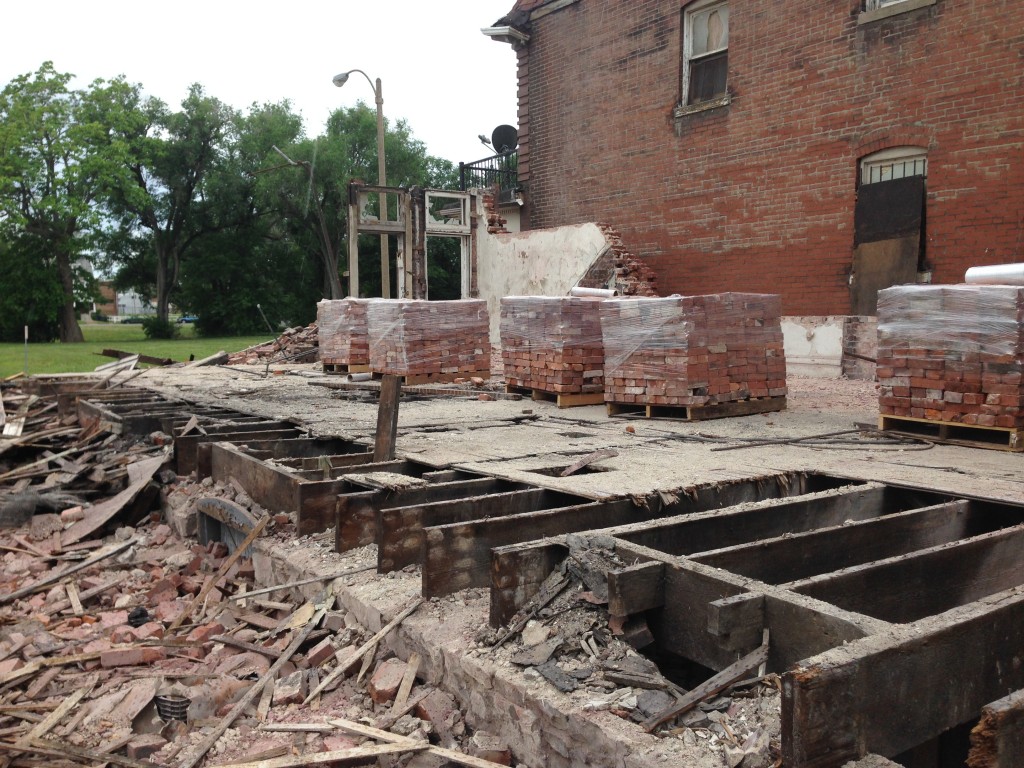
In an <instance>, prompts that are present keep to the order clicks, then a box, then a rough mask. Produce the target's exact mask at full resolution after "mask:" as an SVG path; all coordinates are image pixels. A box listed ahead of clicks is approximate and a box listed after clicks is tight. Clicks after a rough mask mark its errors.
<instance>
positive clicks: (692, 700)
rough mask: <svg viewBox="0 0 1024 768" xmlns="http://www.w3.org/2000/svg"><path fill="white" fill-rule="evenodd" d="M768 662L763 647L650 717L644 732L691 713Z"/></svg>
mask: <svg viewBox="0 0 1024 768" xmlns="http://www.w3.org/2000/svg"><path fill="white" fill-rule="evenodd" d="M767 660H768V646H767V645H762V646H760V647H759V648H757V649H756V650H754V651H751V652H750V653H748V654H747V655H746V656H744V657H743V658H742V659H740V660H739V661H736V662H734V663H733V664H730V665H729V666H728V667H726V668H725V669H723V670H722V671H721V672H719V673H718V674H717V675H714V676H713V677H711V678H710V679H708V680H706V681H704V682H703V683H701V684H700V685H698V686H697V687H696V688H694V689H693V690H691V691H689V692H688V693H687V694H686V695H685V696H684V697H683V698H682V699H681V700H680V701H677V702H676V703H675V704H674V705H673V706H671V707H669V708H668V709H667V710H665V711H664V712H660V713H658V714H657V715H653V716H652V717H649V718H648V719H647V720H645V721H644V722H643V726H644V730H645V731H647V732H648V733H650V732H651V731H653V730H654V729H655V728H657V727H658V726H659V725H661V724H662V723H665V722H668V721H669V720H671V719H672V718H674V717H678V716H679V715H682V714H685V713H686V712H689V711H690V710H691V709H693V708H694V707H696V706H697V705H698V704H700V703H701V702H702V701H704V699H707V698H709V697H711V696H714V695H715V694H716V693H720V692H722V691H724V690H725V689H726V688H728V687H729V686H730V685H732V684H733V683H735V682H736V681H737V680H742V679H743V678H744V677H746V676H748V675H749V674H750V672H751V671H753V670H755V669H757V668H758V667H759V666H760V665H762V664H764V663H765V661H767Z"/></svg>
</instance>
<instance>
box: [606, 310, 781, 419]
mask: <svg viewBox="0 0 1024 768" xmlns="http://www.w3.org/2000/svg"><path fill="white" fill-rule="evenodd" d="M780 314H781V300H780V298H779V296H777V295H774V294H749V293H722V294H712V295H707V296H686V297H683V296H672V297H668V298H662V299H611V300H608V301H604V302H602V304H601V310H600V315H601V329H602V336H603V339H604V349H605V400H607V401H609V402H616V403H638V404H646V405H711V404H715V403H724V402H731V401H736V400H746V399H749V398H760V397H782V396H785V394H786V360H785V353H784V351H783V343H782V325H781V318H780Z"/></svg>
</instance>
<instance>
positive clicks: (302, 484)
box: [210, 443, 428, 536]
mask: <svg viewBox="0 0 1024 768" xmlns="http://www.w3.org/2000/svg"><path fill="white" fill-rule="evenodd" d="M357 456H365V457H366V458H367V459H369V458H370V454H357ZM210 465H211V472H210V476H211V477H212V478H213V479H214V480H215V481H217V482H228V481H229V480H230V478H234V479H235V480H237V481H238V482H239V483H240V484H241V485H242V487H243V488H245V490H246V493H248V494H249V497H250V498H252V500H253V501H255V502H257V503H258V504H261V505H263V506H264V507H266V508H267V509H269V510H271V511H273V512H295V513H296V515H297V521H296V526H297V528H298V534H299V535H300V536H305V535H307V534H311V533H319V532H320V531H325V530H327V529H328V528H330V527H331V526H332V525H334V518H335V506H336V497H337V496H338V494H339V493H340V492H342V491H343V490H344V489H345V488H346V486H347V480H346V479H345V477H344V475H341V476H340V477H337V478H333V479H330V480H305V479H303V478H302V477H300V476H298V475H296V474H295V473H293V472H290V471H288V470H287V469H284V468H282V467H278V466H274V465H272V464H268V463H267V462H265V461H262V460H260V459H258V458H255V457H254V456H250V455H249V454H248V453H246V452H244V451H242V450H241V449H240V448H239V447H238V446H235V445H232V444H230V443H214V444H213V447H212V449H211V452H210ZM427 468H428V467H427V465H425V464H418V463H416V462H411V461H405V460H398V461H387V462H380V463H377V464H374V463H362V464H354V465H353V466H351V467H347V468H341V467H339V468H337V469H336V470H334V471H336V472H341V471H343V470H347V471H348V472H382V471H387V472H399V473H404V474H409V475H413V476H416V475H418V474H419V473H421V472H423V471H424V470H425V469H427Z"/></svg>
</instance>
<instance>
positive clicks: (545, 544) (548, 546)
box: [489, 538, 569, 627]
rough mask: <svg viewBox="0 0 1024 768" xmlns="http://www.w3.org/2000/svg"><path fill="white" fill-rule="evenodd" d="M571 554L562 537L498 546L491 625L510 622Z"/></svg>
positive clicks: (493, 563) (493, 556) (493, 568)
mask: <svg viewBox="0 0 1024 768" xmlns="http://www.w3.org/2000/svg"><path fill="white" fill-rule="evenodd" d="M568 554H569V547H568V546H566V545H565V543H564V542H563V541H562V540H561V539H560V538H559V539H546V540H544V541H533V542H529V543H528V544H513V545H510V546H507V547H500V548H497V549H495V550H494V551H493V552H492V553H491V607H490V615H489V620H490V625H491V626H492V627H500V626H502V625H504V624H507V623H508V622H510V621H511V620H512V619H513V618H514V617H515V615H516V614H517V613H518V612H519V610H520V609H521V608H522V607H523V606H524V605H526V604H527V603H528V602H529V601H530V599H531V598H532V597H533V596H534V595H536V594H537V593H538V592H540V590H541V587H542V586H543V584H544V582H545V581H546V580H547V578H548V577H549V576H550V575H551V572H552V571H554V570H555V568H556V567H557V566H558V564H559V563H560V562H562V560H564V559H565V558H566V556H567V555H568ZM524 624H525V622H524Z"/></svg>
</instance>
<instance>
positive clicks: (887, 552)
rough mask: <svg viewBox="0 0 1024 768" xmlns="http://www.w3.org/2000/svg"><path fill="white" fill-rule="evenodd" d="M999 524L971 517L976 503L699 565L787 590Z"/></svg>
mask: <svg viewBox="0 0 1024 768" xmlns="http://www.w3.org/2000/svg"><path fill="white" fill-rule="evenodd" d="M975 512H976V510H975ZM1000 523H1002V524H1003V525H1006V524H1007V521H1005V520H1000V519H999V518H998V517H997V516H995V515H985V514H972V503H971V502H969V501H967V500H964V499H961V500H959V501H954V502H950V503H949V504H940V505H937V506H934V507H926V508H924V509H916V510H910V511H908V512H898V513H896V514H892V515H883V516H881V517H876V518H874V519H871V520H861V521H856V522H850V523H848V524H846V525H836V526H831V527H828V528H820V529H818V530H814V531H805V532H802V533H795V534H786V535H783V536H777V537H774V538H770V539H762V540H760V541H757V542H753V543H751V544H741V545H738V546H735V547H729V548H725V549H721V550H717V551H712V552H710V553H702V554H700V555H696V556H695V557H694V559H695V560H697V561H699V562H702V563H705V564H706V565H711V566H714V567H715V568H721V569H722V570H725V571H729V572H730V573H738V574H742V575H743V576H749V577H751V578H754V579H758V580H759V581H764V582H766V583H768V584H783V583H786V582H791V581H796V580H797V579H803V578H808V577H811V576H816V575H819V574H822V573H829V572H832V571H836V570H839V569H840V568H849V567H852V566H856V565H862V564H864V563H869V562H872V561H874V560H882V559H884V558H887V557H893V556H896V555H902V554H905V553H907V552H912V551H914V550H917V549H926V548H928V547H933V546H936V545H938V544H947V543H949V542H952V541H957V540H958V539H962V538H965V537H967V536H970V535H972V534H974V533H982V532H985V531H988V530H992V529H995V528H998V527H999V526H1000Z"/></svg>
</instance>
